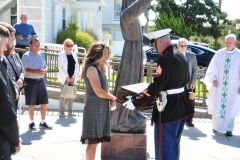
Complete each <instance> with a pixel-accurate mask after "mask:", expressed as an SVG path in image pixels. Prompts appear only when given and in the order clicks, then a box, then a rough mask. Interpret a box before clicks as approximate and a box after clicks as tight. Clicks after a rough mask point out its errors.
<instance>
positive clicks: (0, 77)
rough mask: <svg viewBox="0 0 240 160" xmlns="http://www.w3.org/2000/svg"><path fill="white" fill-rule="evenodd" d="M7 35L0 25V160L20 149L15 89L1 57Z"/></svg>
mask: <svg viewBox="0 0 240 160" xmlns="http://www.w3.org/2000/svg"><path fill="white" fill-rule="evenodd" d="M9 36H10V33H9V31H8V29H7V28H5V27H4V26H2V25H0V88H1V92H0V102H1V103H0V160H11V159H12V158H11V155H13V154H16V153H18V152H19V151H20V149H21V138H20V137H19V130H18V123H17V116H16V112H15V111H14V107H13V103H12V102H13V101H12V99H14V98H15V97H12V96H13V95H15V94H14V91H15V89H14V85H13V84H12V82H11V79H10V78H9V77H8V73H7V72H6V63H5V60H4V58H3V57H4V55H3V52H4V51H6V49H7V48H6V44H7V42H8V37H9Z"/></svg>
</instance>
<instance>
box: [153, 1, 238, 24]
mask: <svg viewBox="0 0 240 160" xmlns="http://www.w3.org/2000/svg"><path fill="white" fill-rule="evenodd" d="M182 1H184V0H182ZM214 2H216V3H218V2H219V0H214ZM152 4H156V1H155V0H154V1H153V2H152ZM222 11H225V12H227V13H228V18H229V19H230V20H233V19H240V0H222ZM154 17H155V13H153V12H150V14H149V19H150V20H152V19H154ZM150 25H152V24H151V23H150Z"/></svg>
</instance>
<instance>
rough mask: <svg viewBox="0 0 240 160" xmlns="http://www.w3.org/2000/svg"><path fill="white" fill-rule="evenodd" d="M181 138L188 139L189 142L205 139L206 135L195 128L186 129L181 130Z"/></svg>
mask: <svg viewBox="0 0 240 160" xmlns="http://www.w3.org/2000/svg"><path fill="white" fill-rule="evenodd" d="M182 136H185V137H189V139H191V140H200V139H199V138H200V137H207V134H205V133H203V132H202V131H201V130H199V129H198V128H196V127H188V129H183V132H182Z"/></svg>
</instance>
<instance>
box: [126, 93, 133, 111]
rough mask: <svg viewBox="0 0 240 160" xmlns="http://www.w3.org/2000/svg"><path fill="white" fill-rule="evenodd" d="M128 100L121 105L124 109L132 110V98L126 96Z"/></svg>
mask: <svg viewBox="0 0 240 160" xmlns="http://www.w3.org/2000/svg"><path fill="white" fill-rule="evenodd" d="M126 98H127V99H128V100H127V101H126V102H124V103H123V106H125V107H126V108H128V109H130V110H134V109H135V106H134V105H133V103H132V96H127V97H126Z"/></svg>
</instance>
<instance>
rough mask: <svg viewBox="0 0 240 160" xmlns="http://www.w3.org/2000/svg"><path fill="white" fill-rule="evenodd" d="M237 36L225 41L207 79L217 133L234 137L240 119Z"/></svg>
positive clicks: (209, 106)
mask: <svg viewBox="0 0 240 160" xmlns="http://www.w3.org/2000/svg"><path fill="white" fill-rule="evenodd" d="M235 46H236V36H235V35H234V34H229V35H227V36H226V37H225V48H222V49H220V50H219V51H218V52H217V53H216V54H215V55H214V57H213V58H212V60H211V62H210V64H209V67H208V69H207V72H206V76H205V79H204V81H205V84H206V83H210V84H211V85H207V86H208V90H209V95H208V113H209V114H212V128H213V132H218V131H222V132H226V134H225V135H226V136H232V135H233V134H232V131H233V128H234V120H235V117H237V116H240V51H239V49H238V48H236V47H235Z"/></svg>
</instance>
